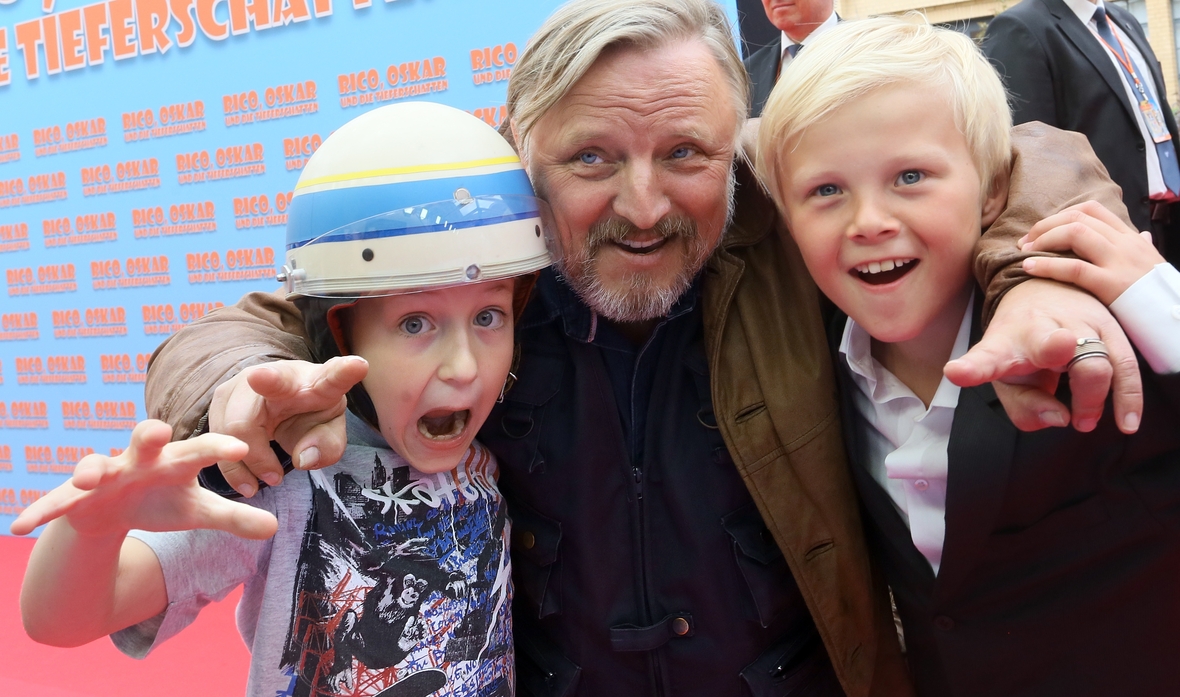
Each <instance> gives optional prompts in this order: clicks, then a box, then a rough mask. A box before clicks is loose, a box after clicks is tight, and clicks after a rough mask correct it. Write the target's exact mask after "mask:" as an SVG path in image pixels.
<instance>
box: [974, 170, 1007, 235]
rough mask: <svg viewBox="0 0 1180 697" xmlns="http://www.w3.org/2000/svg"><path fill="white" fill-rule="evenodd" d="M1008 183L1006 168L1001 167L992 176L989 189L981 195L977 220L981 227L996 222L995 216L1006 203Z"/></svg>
mask: <svg viewBox="0 0 1180 697" xmlns="http://www.w3.org/2000/svg"><path fill="white" fill-rule="evenodd" d="M1008 183H1009V177H1008V168H1007V167H1002V168H1000V171H999V172H996V176H995V177H993V178H992V185H991V189H990V191H988V193H987V194H986V195H985V196H984V197H983V205H982V206H981V208H980V221H979V222H980V225H981V226H982V227H985V228H986V227H987V226H989V225H991V224H992V223H994V222H996V218H998V217H1000V213H1003V212H1004V208H1005V207H1006V206H1007V205H1008Z"/></svg>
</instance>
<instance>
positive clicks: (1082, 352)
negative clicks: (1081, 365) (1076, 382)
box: [1065, 337, 1110, 370]
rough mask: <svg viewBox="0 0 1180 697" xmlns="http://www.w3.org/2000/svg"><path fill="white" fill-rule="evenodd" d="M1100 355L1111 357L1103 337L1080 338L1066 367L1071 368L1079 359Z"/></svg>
mask: <svg viewBox="0 0 1180 697" xmlns="http://www.w3.org/2000/svg"><path fill="white" fill-rule="evenodd" d="M1098 357H1101V358H1106V359H1108V360H1109V359H1110V352H1108V351H1107V350H1106V344H1104V343H1102V340H1101V339H1098V338H1097V337H1090V338H1086V339H1078V343H1077V345H1076V346H1074V349H1073V358H1071V359H1069V363H1066V364H1065V369H1066V370H1069V369H1070V368H1072V367H1073V366H1074V364H1075V363H1077V362H1078V361H1084V360H1086V359H1087V358H1098Z"/></svg>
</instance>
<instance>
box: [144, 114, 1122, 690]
mask: <svg viewBox="0 0 1180 697" xmlns="http://www.w3.org/2000/svg"><path fill="white" fill-rule="evenodd" d="M1013 144H1014V159H1013V170H1012V182H1011V186H1010V192H1011V193H1010V198H1009V205H1008V208H1007V209H1006V210H1005V212H1004V213H1003V214H1002V215H1001V216H1000V218H999V219H998V220H997V221H996V222H995V223H994V224H993V225H992V226H991V228H990V229H989V230H988V232H987V234H986V235H985V236H984V238H983V239H982V240H981V243H980V246H979V255H978V258H977V262H976V270H977V275H978V277H979V280H980V282H981V284H984V285H985V287H986V288H987V300H986V303H985V310H984V312H985V315H984V316H985V317H990V315H991V312H992V310H993V309H994V306H995V304H996V303H997V302H998V300H999V298H1000V297H1001V296H1002V295H1003V293H1004V292H1005V291H1006V290H1007V289H1008V288H1010V287H1011V286H1012V285H1014V284H1015V283H1017V282H1019V280H1021V278H1022V277H1021V274H1020V271H1019V266H1020V263H1019V262H1020V260H1021V259H1022V258H1023V257H1024V256H1025V255H1024V254H1022V253H1020V252H1019V250H1018V249H1017V248H1016V246H1015V241H1016V240H1017V239H1019V238H1020V237H1021V236H1022V235H1023V234H1024V233H1025V232H1026V231H1027V230H1028V228H1029V227H1031V226H1032V224H1033V223H1035V222H1036V221H1037V220H1040V219H1041V218H1043V217H1045V216H1047V215H1049V214H1051V213H1053V212H1055V211H1057V210H1059V209H1061V208H1063V207H1065V206H1068V205H1072V204H1073V203H1077V202H1080V201H1084V200H1087V199H1096V200H1098V201H1099V202H1101V203H1103V204H1104V205H1106V206H1107V207H1108V208H1110V209H1111V210H1112V211H1115V212H1116V213H1117V214H1119V215H1120V216H1121V217H1123V218H1124V219H1126V217H1127V216H1126V209H1125V208H1124V207H1123V204H1122V202H1121V198H1120V192H1119V190H1118V187H1116V186H1115V185H1114V184H1113V183H1111V182H1110V179H1109V177H1107V175H1106V170H1105V169H1104V168H1103V166H1102V165H1101V163H1099V162H1098V160H1097V158H1096V157H1095V156H1094V154H1093V151H1092V150H1091V149H1090V147H1089V144H1088V142H1087V141H1086V140H1085V138H1084V137H1083V136H1080V135H1078V134H1076V133H1066V132H1064V131H1058V130H1056V129H1052V128H1049V127H1047V126H1044V125H1043V124H1039V123H1033V124H1025V125H1023V126H1019V127H1017V128H1016V129H1014V131H1013ZM1067 158H1068V159H1067ZM739 181H740V182H741V184H743V185H744V187H743V188H745V187H753V186H755V185H754V184H753V182H752V175H751V174H750V172H749V170H748V169H746V168H745V167H744V166H739ZM703 310H704V324H705V336H706V341H707V346H706V351H707V353H708V358H709V372H710V383H711V388H712V397H713V410H714V414H715V415H716V419H717V425H718V427H719V428H720V430H721V433H722V435H723V437H724V439H725V443H726V445H727V446H728V449H729V452H730V455H731V456H732V458H733V461H734V463H735V465H736V466H737V468H738V470H739V471H740V472H741V475H742V477H743V479H744V480H745V482H746V484H747V486H748V487H749V490H750V493H751V495H752V496H753V499H754V501H755V503H756V504H757V506H758V509H759V511H760V512H761V513H762V517H763V519H764V521H765V523H766V525H767V527H768V528H769V529H770V531H771V533H772V534H773V535H774V538H775V540H776V542H777V543H778V546H779V547H780V548H781V549H782V552H783V555H784V556H785V557H786V560H787V563H788V565H789V566H790V569H791V572H792V574H793V575H794V578H795V581H796V582H797V583H798V586H799V590H800V591H801V593H802V595H803V598H804V600H805V601H806V603H807V606H808V608H809V609H810V611H811V614H812V617H813V618H814V621H815V624H816V626H817V628H818V629H819V632H820V635H821V636H822V638H823V641H824V644H825V646H826V648H827V651H828V655H829V657H830V659H831V662H832V665H833V667H834V668H835V671H836V674H837V676H838V677H839V679H840V682H841V684H842V686H843V688H844V690H845V692H846V693H847V694H848V695H849V696H850V697H867V696H869V695H882V696H886V695H887V696H894V695H899V696H904V695H910V694H912V688H911V687H910V684H909V680H908V677H907V675H906V668H905V664H904V659H903V657H902V654H901V651H900V648H899V645H898V642H897V635H896V633H895V629H894V624H893V620H892V615H891V613H890V610H889V600H888V595H887V592H886V590H885V586H884V583H883V582H882V581H881V579H880V577H879V576H878V575H877V574H876V572H875V570H874V567H873V565H872V563H871V561H870V558H869V554H868V550H867V548H866V543H865V538H864V533H863V530H862V527H861V519H860V511H859V507H858V504H857V500H856V494H855V490H854V488H853V484H852V480H851V477H850V474H849V471H848V468H847V463H846V460H845V454H844V446H843V441H842V438H841V433H840V419H839V410H838V405H837V401H836V400H837V393H836V385H835V380H834V375H833V370H832V362H831V354H830V351H829V348H828V344H827V339H826V333H825V330H824V323H823V319H822V317H821V311H820V297H819V292H818V290H817V289H816V287H815V285H814V283H813V282H812V281H811V278H810V277H809V276H808V274H807V270H806V268H805V267H804V265H803V261H802V259H801V258H800V256H799V253H798V250H797V249H796V248H795V245H794V243H793V242H791V241H790V239H789V237H788V236H787V235H785V234H784V230H783V228H782V226H781V225H780V224H779V223H778V217H777V216H776V215H775V211H774V208H773V205H772V204H771V203H770V202H769V200H768V199H766V198H765V197H758V196H743V197H742V199H741V205H740V210H738V211H737V213H736V215H735V218H734V221H733V224H732V225H731V227H730V229H729V230H728V231H727V233H726V236H725V237H724V239H723V241H722V244H721V247H720V248H719V249H718V251H717V252H716V253H715V254H714V255H713V257H712V259H710V261H709V263H708V265H707V268H706V277H705V282H704V308H703ZM288 358H293V359H301V360H311V358H312V356H311V353H310V351H309V349H308V346H307V344H306V342H305V339H304V330H303V323H302V320H301V319H300V316H299V313H298V311H297V310H296V309H295V307H294V306H293V305H292V304H290V303H288V302H286V301H285V300H283V298H282V295H281V294H279V293H273V294H268V293H251V294H249V295H247V296H246V297H245V298H243V299H242V300H241V301H240V302H239V303H238V304H237V305H235V306H233V307H227V308H223V309H220V310H218V311H216V312H213V313H211V314H209V315H207V316H205V317H203V318H201V319H200V320H197V321H196V322H194V323H193V324H192V325H190V326H188V327H186V328H185V329H183V330H181V331H180V332H179V333H177V334H176V335H174V336H173V337H171V338H170V339H168V340H167V341H166V342H165V343H164V344H162V345H161V346H160V347H159V348H158V349H157V350H156V353H155V354H154V356H153V359H152V363H151V367H150V370H149V372H148V378H147V385H146V402H147V408H148V413H149V414H150V415H151V416H152V417H153V418H158V419H162V420H164V421H167V422H168V423H170V424H171V425H172V426H173V428H174V433H176V434H177V436H176V437H178V438H180V437H185V436H187V435H188V434H191V433H193V432H194V430H195V428H196V427H197V424H198V422H199V421H200V419H201V417H202V416H204V414H205V412H206V410H207V409H208V406H209V402H210V399H211V397H212V393H213V389H214V388H215V387H216V386H217V385H218V384H220V383H221V382H223V381H224V380H226V379H228V378H229V377H232V376H233V375H235V374H237V373H238V372H239V371H241V370H242V369H244V368H246V367H249V366H251V365H256V364H259V363H265V362H268V361H272V360H280V359H288Z"/></svg>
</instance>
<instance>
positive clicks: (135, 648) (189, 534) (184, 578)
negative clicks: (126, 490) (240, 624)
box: [111, 530, 271, 658]
mask: <svg viewBox="0 0 1180 697" xmlns="http://www.w3.org/2000/svg"><path fill="white" fill-rule="evenodd" d="M129 536H130V537H134V538H136V539H138V540H141V541H143V542H144V543H146V544H147V545H148V547H150V548H151V549H152V551H153V552H155V554H156V557H157V558H158V559H159V560H160V566H161V568H162V569H163V571H164V586H165V588H166V589H167V593H168V607H167V608H166V609H165V610H164V612H162V613H161V614H159V615H157V616H155V617H153V618H151V619H148V620H146V621H144V622H141V623H139V624H137V625H133V626H131V627H128V628H126V629H123V630H120V631H118V632H115V633H113V634H111V641H113V642H114V644H115V647H116V648H118V649H119V650H120V651H122V652H123V653H125V654H127V655H128V656H131V657H133V658H143V657H145V656H147V655H148V654H149V653H151V651H152V650H153V649H155V647H156V646H158V645H160V644H161V643H162V642H164V641H167V640H168V639H170V638H171V637H173V636H175V635H176V634H177V633H179V632H180V631H181V630H182V629H184V628H185V627H187V626H188V625H190V624H192V622H193V620H195V619H196V617H197V614H198V613H199V612H200V611H201V608H203V607H205V606H206V605H208V604H209V603H211V602H215V601H218V600H221V599H223V598H225V596H226V595H228V594H229V592H230V591H232V590H233V589H234V588H236V587H238V586H239V585H241V584H243V583H245V582H246V581H247V580H249V579H250V578H251V577H253V576H255V575H257V574H259V573H260V572H262V573H265V569H266V565H267V559H268V555H269V551H270V547H271V541H270V540H244V539H242V538H239V537H235V536H233V535H231V534H229V533H225V532H221V531H218V530H187V531H183V532H161V533H153V532H144V531H141V530H133V531H132V532H131V533H130V534H129ZM258 601H259V596H258V595H257V594H253V593H251V594H246V595H243V598H242V602H241V603H240V604H239V607H238V615H239V617H241V616H242V615H243V614H244V613H251V608H249V607H246V605H248V604H249V603H251V602H253V603H257V602H258ZM253 614H254V615H257V608H253Z"/></svg>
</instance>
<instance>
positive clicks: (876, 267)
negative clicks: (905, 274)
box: [856, 259, 913, 273]
mask: <svg viewBox="0 0 1180 697" xmlns="http://www.w3.org/2000/svg"><path fill="white" fill-rule="evenodd" d="M911 261H913V259H886V260H885V261H870V262H869V263H867V264H861V265H860V266H858V267H856V270H857V272H858V273H881V272H882V271H892V270H894V269H895V268H898V267H901V266H905V265H906V264H908V263H910V262H911Z"/></svg>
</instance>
